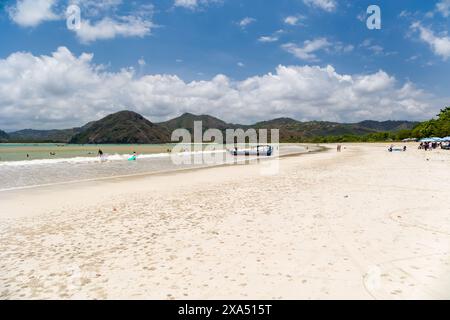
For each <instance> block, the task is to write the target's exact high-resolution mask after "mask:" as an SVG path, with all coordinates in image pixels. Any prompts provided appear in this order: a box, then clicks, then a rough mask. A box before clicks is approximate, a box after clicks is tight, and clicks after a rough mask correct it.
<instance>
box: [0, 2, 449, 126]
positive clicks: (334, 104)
mask: <svg viewBox="0 0 450 320" xmlns="http://www.w3.org/2000/svg"><path fill="white" fill-rule="evenodd" d="M70 4H76V5H78V6H79V7H80V9H81V29H80V30H78V31H74V30H69V29H68V28H67V26H66V18H65V17H64V12H65V10H66V8H67V7H68V6H69V5H70ZM372 4H375V5H378V6H379V7H380V9H381V19H382V20H381V29H380V30H369V29H368V28H367V27H366V19H367V17H368V14H367V13H366V9H367V7H368V6H369V5H372ZM449 13H450V0H439V1H438V0H436V1H423V0H397V1H365V0H358V1H347V0H278V1H275V0H274V1H268V0H251V1H250V0H247V1H243V0H222V1H219V0H215V1H214V0H164V1H121V0H105V1H93V0H33V1H30V0H20V1H2V7H1V16H0V39H1V43H2V45H1V46H0V65H2V66H3V67H4V68H3V71H2V70H0V83H2V81H3V83H4V84H5V87H4V88H6V87H7V86H11V88H12V87H14V88H15V89H14V90H13V91H11V90H6V89H4V90H3V91H2V90H0V129H1V128H6V129H9V130H11V129H15V128H19V127H24V126H25V127H27V126H30V127H39V128H48V127H64V126H72V125H80V124H82V123H83V121H87V120H91V119H92V118H95V117H99V116H102V115H105V114H107V113H108V112H113V111H117V110H121V109H124V108H127V109H133V110H136V111H138V112H141V113H143V114H144V115H146V116H147V117H149V118H150V119H151V120H154V121H160V120H164V119H167V118H169V117H172V116H176V115H178V114H179V113H181V112H185V111H189V112H193V113H210V114H213V115H216V116H220V117H223V118H225V119H226V120H229V121H235V122H247V123H250V122H252V121H257V120H263V119H269V118H272V117H277V116H290V117H294V118H297V119H299V120H312V119H317V120H331V121H346V122H352V121H359V120H363V119H367V118H372V119H376V120H385V119H400V118H401V119H413V120H420V119H426V118H428V117H430V116H433V115H434V114H435V113H436V112H437V110H439V108H440V107H443V106H444V104H446V103H447V102H448V97H449V94H448V92H449V90H448V89H449V84H448V82H449V81H448V80H449V76H448V75H449V74H450V38H449V36H448V35H447V31H448V30H449V25H450V24H449V16H450V15H449ZM57 52H59V54H58V53H57ZM25 53H26V54H25ZM83 53H85V55H84V56H83ZM83 57H84V58H83ZM64 68H66V69H67V71H66V72H61V69H64ZM27 70H28V71H27ZM30 70H31V71H30ZM2 72H3V73H4V75H3V80H2ZM33 72H35V73H36V74H34V73H33ZM30 73H31V75H30ZM69 75H70V76H69ZM84 76H85V77H86V79H89V81H91V80H92V79H97V80H98V82H95V83H91V85H90V87H92V88H87V87H86V85H83V84H86V83H88V82H89V81H88V80H83V78H82V77H84ZM78 77H79V78H78ZM127 79H128V80H127ZM127 81H128V82H127ZM55 83H57V84H58V88H56V89H55V88H54V85H55ZM119 83H120V85H119ZM101 84H103V85H104V86H107V87H111V92H106V91H105V90H106V89H105V88H104V87H102V85H101ZM13 85H14V86H13ZM22 86H23V88H22ZM118 86H119V87H120V88H125V89H124V90H126V93H125V94H124V95H130V97H124V95H122V96H120V97H118V96H117V88H118ZM17 88H19V89H17ZM16 91H17V92H16ZM316 91H317V92H316ZM129 92H133V96H131V94H130V93H129ZM137 97H141V100H139V99H138V98H137ZM252 98H253V100H252ZM69 101H70V103H69ZM74 104H76V105H78V106H77V108H78V111H77V112H75V113H74V112H73V108H74V107H73V105H74ZM447 104H448V103H447Z"/></svg>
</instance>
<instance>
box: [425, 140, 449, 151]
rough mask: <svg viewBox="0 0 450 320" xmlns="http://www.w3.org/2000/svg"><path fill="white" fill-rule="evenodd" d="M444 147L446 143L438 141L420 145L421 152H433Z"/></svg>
mask: <svg viewBox="0 0 450 320" xmlns="http://www.w3.org/2000/svg"><path fill="white" fill-rule="evenodd" d="M444 146H445V145H444V143H442V142H437V141H434V142H421V143H420V144H419V150H425V151H431V150H434V149H438V148H441V149H443V147H444Z"/></svg>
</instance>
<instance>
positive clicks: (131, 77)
mask: <svg viewBox="0 0 450 320" xmlns="http://www.w3.org/2000/svg"><path fill="white" fill-rule="evenodd" d="M92 59H93V55H92V54H88V53H84V54H81V55H80V56H75V55H74V54H73V53H72V52H71V51H69V50H68V49H67V48H66V47H60V48H58V49H57V50H56V51H55V52H54V53H52V54H51V55H42V56H35V55H33V54H31V53H26V52H16V53H13V54H11V55H9V56H8V57H6V58H4V59H0V128H1V129H3V130H12V129H20V128H30V127H31V128H36V129H48V128H65V127H72V126H77V125H82V124H84V123H86V122H88V121H91V120H95V119H98V118H100V117H102V116H105V115H107V114H109V113H112V112H116V111H119V110H123V109H128V110H134V111H136V112H139V113H141V114H143V115H144V116H146V117H148V118H149V119H150V120H151V121H155V122H156V121H163V120H166V119H168V118H171V117H174V116H178V115H180V114H181V113H182V112H192V113H197V114H211V115H214V116H217V117H219V118H223V119H224V120H226V121H230V122H235V123H252V122H254V121H259V120H266V119H270V118H276V117H281V116H288V117H293V118H296V119H299V120H333V121H346V122H351V121H359V120H364V119H374V120H386V119H426V118H429V117H431V116H432V115H434V114H435V113H436V111H437V110H438V109H439V107H441V106H440V105H434V106H433V105H431V101H433V96H431V95H429V94H427V93H426V92H424V91H422V90H420V89H418V88H416V87H415V86H414V84H412V83H409V82H408V83H400V82H399V81H398V80H396V79H395V78H394V77H393V76H392V75H389V74H388V73H386V72H385V71H382V70H380V71H378V72H376V73H373V74H363V75H362V74H353V75H351V74H342V73H338V72H337V71H336V70H335V69H334V68H333V67H331V66H326V67H319V66H281V65H280V66H278V67H277V68H276V70H275V71H274V72H273V73H267V74H264V75H260V76H259V75H258V76H252V77H249V78H247V79H244V80H241V81H235V80H232V79H230V78H229V77H227V76H225V75H222V74H218V75H216V76H214V77H213V78H212V79H209V80H203V81H191V82H186V81H184V80H183V79H181V78H180V77H178V76H176V75H168V74H147V75H143V76H140V75H138V74H139V73H138V72H135V70H134V69H133V68H127V69H122V70H120V71H117V72H111V71H108V70H107V69H106V68H105V67H104V66H102V65H96V64H94V63H93V60H92Z"/></svg>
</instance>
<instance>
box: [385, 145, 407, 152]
mask: <svg viewBox="0 0 450 320" xmlns="http://www.w3.org/2000/svg"><path fill="white" fill-rule="evenodd" d="M406 150H407V148H406V146H403V148H396V147H395V146H394V145H393V144H391V145H390V146H389V148H388V151H389V152H393V151H403V152H405V151H406Z"/></svg>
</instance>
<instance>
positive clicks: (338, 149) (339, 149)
mask: <svg viewBox="0 0 450 320" xmlns="http://www.w3.org/2000/svg"><path fill="white" fill-rule="evenodd" d="M341 149H342V146H341V145H340V144H338V145H337V152H341Z"/></svg>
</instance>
